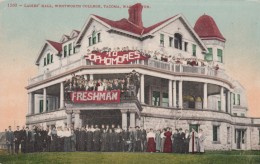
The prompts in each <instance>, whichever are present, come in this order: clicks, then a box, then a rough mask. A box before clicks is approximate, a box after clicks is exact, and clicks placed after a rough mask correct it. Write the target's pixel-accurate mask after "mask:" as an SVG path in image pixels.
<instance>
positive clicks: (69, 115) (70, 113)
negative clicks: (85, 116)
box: [66, 110, 72, 128]
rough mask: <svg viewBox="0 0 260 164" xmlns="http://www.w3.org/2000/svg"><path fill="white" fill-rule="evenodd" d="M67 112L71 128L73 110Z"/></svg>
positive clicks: (68, 124) (68, 125)
mask: <svg viewBox="0 0 260 164" xmlns="http://www.w3.org/2000/svg"><path fill="white" fill-rule="evenodd" d="M66 113H67V127H68V128H70V127H71V123H72V110H66Z"/></svg>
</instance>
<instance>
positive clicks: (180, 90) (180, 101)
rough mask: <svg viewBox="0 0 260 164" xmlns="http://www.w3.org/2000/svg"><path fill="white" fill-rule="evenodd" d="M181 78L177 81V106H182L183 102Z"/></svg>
mask: <svg viewBox="0 0 260 164" xmlns="http://www.w3.org/2000/svg"><path fill="white" fill-rule="evenodd" d="M182 100H183V99H182V80H180V81H179V108H182V106H183V102H182Z"/></svg>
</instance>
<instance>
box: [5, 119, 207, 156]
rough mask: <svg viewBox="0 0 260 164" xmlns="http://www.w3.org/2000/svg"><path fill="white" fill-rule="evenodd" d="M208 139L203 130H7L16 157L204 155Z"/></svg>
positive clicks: (84, 128)
mask: <svg viewBox="0 0 260 164" xmlns="http://www.w3.org/2000/svg"><path fill="white" fill-rule="evenodd" d="M205 139H206V136H205V135H204V133H203V131H202V129H200V130H199V132H196V131H195V130H194V129H192V131H191V132H189V130H185V131H184V132H183V131H182V129H181V128H179V129H175V130H174V131H172V129H171V128H165V129H159V130H153V129H146V130H145V129H144V128H143V127H139V126H136V127H129V128H128V129H126V128H124V129H122V128H121V127H120V126H119V125H118V126H117V127H115V125H113V124H112V125H111V126H110V125H106V126H105V125H101V127H100V128H99V126H98V125H95V126H94V125H91V126H88V125H86V126H85V127H82V128H77V129H74V128H67V127H65V128H62V127H57V128H56V127H54V126H53V127H47V128H46V129H43V128H42V127H37V126H33V127H32V129H29V128H28V127H26V128H25V127H23V128H22V129H21V130H20V128H19V126H17V129H16V130H15V131H14V132H13V131H12V129H11V126H9V128H8V130H6V144H7V148H8V152H9V153H10V154H13V153H14V152H15V153H16V154H18V153H19V152H20V148H21V152H22V153H34V152H71V151H87V152H162V153H196V152H200V153H203V152H204V141H205Z"/></svg>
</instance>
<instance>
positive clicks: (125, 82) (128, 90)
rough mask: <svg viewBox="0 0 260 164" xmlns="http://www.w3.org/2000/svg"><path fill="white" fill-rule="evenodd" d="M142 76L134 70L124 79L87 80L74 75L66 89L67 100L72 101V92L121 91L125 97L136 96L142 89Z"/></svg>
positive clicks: (65, 85) (65, 86) (67, 83)
mask: <svg viewBox="0 0 260 164" xmlns="http://www.w3.org/2000/svg"><path fill="white" fill-rule="evenodd" d="M139 81H140V75H139V73H138V72H136V71H135V70H133V71H132V72H131V73H129V74H126V75H125V76H124V77H123V78H121V79H120V78H116V79H113V80H108V79H102V80H101V79H98V80H92V79H89V80H87V79H85V77H84V76H83V75H81V76H80V75H75V74H72V77H71V79H67V80H66V82H65V84H64V88H65V93H66V96H65V97H66V99H70V92H73V91H111V90H120V92H121V95H122V96H124V97H129V96H136V95H137V92H138V90H139V87H140V82H139Z"/></svg>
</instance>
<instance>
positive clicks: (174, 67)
mask: <svg viewBox="0 0 260 164" xmlns="http://www.w3.org/2000/svg"><path fill="white" fill-rule="evenodd" d="M130 64H131V65H136V64H140V65H146V66H148V67H151V68H157V69H160V70H167V71H171V72H177V73H187V74H198V75H206V76H211V77H218V78H221V79H225V80H228V81H229V82H231V83H232V82H233V80H232V78H230V77H229V76H228V75H227V74H226V73H225V72H224V71H223V70H215V69H214V68H211V67H208V66H190V65H183V64H175V63H170V62H163V61H159V60H155V59H151V58H150V59H148V60H138V61H135V62H131V63H130ZM83 65H91V63H90V62H88V61H86V60H85V59H84V58H82V59H78V60H75V61H73V62H70V63H69V64H67V65H64V66H62V67H60V68H57V69H54V70H51V71H47V72H45V73H44V74H42V75H39V76H36V77H34V78H31V79H29V85H30V84H34V83H37V82H40V81H42V80H45V79H48V78H50V77H54V76H56V75H58V74H60V73H63V72H66V71H69V70H72V69H74V68H77V67H80V66H83Z"/></svg>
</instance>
